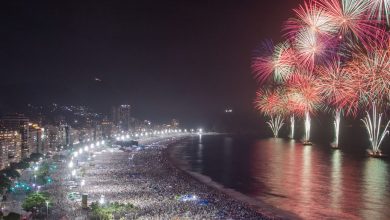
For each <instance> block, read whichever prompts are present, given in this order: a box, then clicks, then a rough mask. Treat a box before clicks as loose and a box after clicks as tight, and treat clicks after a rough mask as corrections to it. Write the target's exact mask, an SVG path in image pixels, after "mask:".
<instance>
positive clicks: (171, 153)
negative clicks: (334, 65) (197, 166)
mask: <svg viewBox="0 0 390 220" xmlns="http://www.w3.org/2000/svg"><path fill="white" fill-rule="evenodd" d="M209 135H215V134H209ZM188 138H191V136H190V137H187V138H186V139H188ZM186 139H184V140H180V141H177V142H175V143H171V144H169V145H168V146H167V148H166V149H164V152H163V154H164V156H165V157H167V160H168V161H169V163H170V165H171V166H172V167H174V168H176V169H178V170H180V171H181V172H183V174H185V175H188V176H190V177H191V178H193V179H195V180H196V181H198V182H200V183H201V184H204V185H206V186H208V187H210V188H212V189H214V190H216V191H218V192H219V193H222V194H224V195H227V196H229V197H230V198H232V199H234V200H236V201H237V202H240V203H244V205H246V206H247V207H248V208H250V209H252V210H254V211H255V212H256V213H258V214H259V216H260V217H263V218H267V219H300V218H299V217H298V216H296V215H295V214H292V213H289V212H288V211H284V210H280V209H277V208H275V207H273V206H271V205H268V204H265V203H263V202H261V201H259V200H256V199H254V198H251V197H249V196H247V195H245V194H243V193H241V192H238V191H236V190H234V189H231V188H226V187H225V186H223V185H222V184H220V183H218V182H215V181H214V180H212V179H211V178H210V177H209V176H206V175H203V174H200V173H197V172H193V171H190V170H189V169H188V166H189V165H188V164H187V163H186V162H185V161H181V160H179V159H177V158H176V157H175V154H176V153H177V152H175V151H176V150H177V147H178V145H180V144H181V143H183V142H184V141H185V140H186Z"/></svg>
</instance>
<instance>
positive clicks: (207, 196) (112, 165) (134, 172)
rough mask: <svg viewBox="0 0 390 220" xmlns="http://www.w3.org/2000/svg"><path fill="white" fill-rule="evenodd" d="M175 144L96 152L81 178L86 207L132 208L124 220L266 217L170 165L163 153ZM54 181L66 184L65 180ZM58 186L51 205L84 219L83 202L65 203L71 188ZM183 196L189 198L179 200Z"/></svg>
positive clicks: (70, 216)
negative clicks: (126, 205)
mask: <svg viewBox="0 0 390 220" xmlns="http://www.w3.org/2000/svg"><path fill="white" fill-rule="evenodd" d="M155 141H156V140H153V142H155ZM174 141H175V140H172V139H165V140H164V141H162V142H161V141H160V142H159V143H158V144H157V143H155V145H149V147H146V148H145V149H141V150H139V149H138V150H133V151H125V152H124V151H120V150H104V151H102V152H101V153H99V154H96V156H95V157H94V159H93V163H94V166H88V167H87V169H86V172H85V175H84V176H83V177H82V179H83V180H84V181H85V185H83V186H80V187H79V189H78V190H79V191H80V193H81V194H87V195H88V203H91V202H103V203H106V202H120V203H131V204H133V205H134V206H135V207H136V208H135V209H134V210H133V211H131V213H128V214H127V215H126V216H127V218H128V219H175V218H177V219H181V218H188V219H269V217H267V216H264V215H262V214H260V213H258V212H256V211H255V210H253V209H251V208H249V207H248V206H247V205H246V204H244V203H242V202H239V201H237V200H234V199H232V198H230V197H229V196H227V195H225V194H223V193H220V192H219V191H217V190H215V189H213V188H211V187H209V186H206V185H204V184H201V183H199V182H198V181H196V180H195V179H193V178H192V177H190V176H188V175H186V174H185V173H183V172H182V171H180V170H178V169H176V168H175V167H173V166H172V165H171V164H170V163H169V160H168V158H167V156H166V154H165V153H164V149H165V148H166V146H167V145H168V144H170V143H172V142H174ZM141 143H142V142H141ZM149 144H150V143H149ZM65 170H66V169H65ZM58 178H62V180H61V181H63V182H64V181H66V179H64V178H65V177H58ZM58 187H61V188H62V189H61V190H59V189H58V188H57V187H54V189H53V193H54V194H56V193H57V194H58V199H57V201H55V204H54V206H58V207H60V208H61V210H63V211H66V212H71V213H67V216H68V218H70V219H74V218H75V217H76V216H86V214H85V212H83V211H81V210H82V209H81V202H75V201H68V200H67V199H66V193H68V191H70V190H69V189H67V188H66V187H65V186H64V185H63V184H59V185H58ZM55 191H56V192H55ZM186 197H189V198H191V199H188V200H185V199H181V198H186ZM102 198H104V201H101V199H102ZM65 200H66V201H65ZM53 214H54V213H53ZM57 216H58V217H60V214H59V213H58V215H57Z"/></svg>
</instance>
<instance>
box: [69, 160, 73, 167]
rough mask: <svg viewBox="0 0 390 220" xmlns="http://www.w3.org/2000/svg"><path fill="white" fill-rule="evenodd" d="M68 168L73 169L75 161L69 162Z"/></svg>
mask: <svg viewBox="0 0 390 220" xmlns="http://www.w3.org/2000/svg"><path fill="white" fill-rule="evenodd" d="M68 167H69V168H72V167H73V160H71V161H70V162H69V165H68Z"/></svg>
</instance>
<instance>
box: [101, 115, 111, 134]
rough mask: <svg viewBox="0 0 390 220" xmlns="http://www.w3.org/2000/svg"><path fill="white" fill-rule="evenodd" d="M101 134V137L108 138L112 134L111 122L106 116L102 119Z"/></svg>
mask: <svg viewBox="0 0 390 220" xmlns="http://www.w3.org/2000/svg"><path fill="white" fill-rule="evenodd" d="M101 127H102V136H103V138H110V137H111V134H112V122H111V121H109V120H107V119H106V118H105V119H103V121H102V126H101Z"/></svg>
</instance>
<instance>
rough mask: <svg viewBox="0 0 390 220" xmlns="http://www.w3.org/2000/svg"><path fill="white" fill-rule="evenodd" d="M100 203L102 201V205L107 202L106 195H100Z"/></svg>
mask: <svg viewBox="0 0 390 220" xmlns="http://www.w3.org/2000/svg"><path fill="white" fill-rule="evenodd" d="M99 203H100V205H103V204H104V203H105V201H104V195H101V196H100V200H99Z"/></svg>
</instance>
